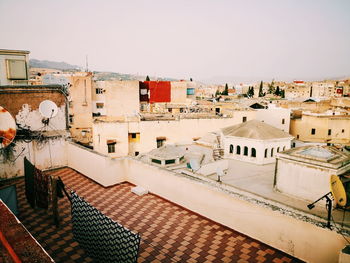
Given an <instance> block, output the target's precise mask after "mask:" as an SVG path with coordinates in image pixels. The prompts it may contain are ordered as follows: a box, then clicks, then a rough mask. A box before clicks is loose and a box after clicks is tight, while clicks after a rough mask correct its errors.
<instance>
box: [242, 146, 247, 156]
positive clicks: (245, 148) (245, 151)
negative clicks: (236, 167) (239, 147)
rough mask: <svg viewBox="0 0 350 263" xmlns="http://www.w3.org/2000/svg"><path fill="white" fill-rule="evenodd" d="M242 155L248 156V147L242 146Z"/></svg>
mask: <svg viewBox="0 0 350 263" xmlns="http://www.w3.org/2000/svg"><path fill="white" fill-rule="evenodd" d="M243 155H245V156H248V147H247V146H244V152H243Z"/></svg>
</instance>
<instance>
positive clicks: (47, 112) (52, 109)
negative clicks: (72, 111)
mask: <svg viewBox="0 0 350 263" xmlns="http://www.w3.org/2000/svg"><path fill="white" fill-rule="evenodd" d="M39 112H40V114H41V115H42V116H43V117H45V118H53V117H55V116H56V115H57V112H58V108H57V106H56V104H55V103H54V102H53V101H51V100H44V101H42V102H41V103H40V105H39Z"/></svg>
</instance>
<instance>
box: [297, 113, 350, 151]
mask: <svg viewBox="0 0 350 263" xmlns="http://www.w3.org/2000/svg"><path fill="white" fill-rule="evenodd" d="M349 127H350V115H348V112H344V111H343V112H339V111H331V110H330V111H327V112H324V113H315V112H306V111H304V112H301V113H300V114H298V115H294V117H293V118H292V119H291V123H290V134H291V135H293V136H294V137H295V138H296V139H297V140H300V141H302V142H312V143H327V144H340V145H350V128H349Z"/></svg>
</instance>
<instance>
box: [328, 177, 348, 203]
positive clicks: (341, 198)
mask: <svg viewBox="0 0 350 263" xmlns="http://www.w3.org/2000/svg"><path fill="white" fill-rule="evenodd" d="M330 184H331V192H332V195H333V197H334V201H335V203H336V204H338V205H339V206H346V202H347V198H346V192H345V188H344V185H343V183H342V182H341V181H340V179H339V177H338V176H337V175H335V174H332V175H331V179H330Z"/></svg>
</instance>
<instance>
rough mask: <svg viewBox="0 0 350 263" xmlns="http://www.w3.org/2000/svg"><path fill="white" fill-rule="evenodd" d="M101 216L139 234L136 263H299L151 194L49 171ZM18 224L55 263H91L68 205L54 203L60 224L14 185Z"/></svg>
mask: <svg viewBox="0 0 350 263" xmlns="http://www.w3.org/2000/svg"><path fill="white" fill-rule="evenodd" d="M49 173H50V174H52V175H58V176H61V178H62V180H63V181H64V183H65V184H66V185H67V186H68V187H70V188H72V189H74V190H75V191H76V192H77V193H78V194H79V195H80V196H82V197H84V198H85V200H87V201H88V202H90V203H91V204H92V205H93V206H95V207H96V208H98V209H99V210H100V211H102V212H103V213H105V214H106V215H108V216H109V217H111V218H112V219H113V220H115V221H117V222H119V223H121V224H122V225H124V226H125V227H127V228H129V229H130V230H132V231H134V232H139V233H140V234H141V239H142V241H141V247H140V252H139V259H138V262H193V263H194V262H241V263H243V262H274V263H280V262H301V261H299V260H297V259H295V258H293V257H291V256H288V255H287V254H285V253H283V252H281V251H279V250H276V249H274V248H271V247H269V246H267V245H265V244H263V243H261V242H258V241H256V240H254V239H252V238H250V237H247V236H245V235H243V234H240V233H238V232H236V231H234V230H232V229H229V228H226V227H224V226H221V225H219V224H217V223H215V222H213V221H210V220H208V219H206V218H204V217H202V216H200V215H197V214H195V213H193V212H191V211H188V210H186V209H184V208H181V207H179V206H177V205H174V204H173V203H171V202H168V201H166V200H163V199H162V198H159V197H157V196H155V195H152V194H148V195H144V196H141V197H140V196H137V195H135V194H133V193H131V191H130V189H131V187H132V185H131V184H128V183H124V184H119V185H116V186H113V187H109V188H104V187H102V186H100V185H98V184H96V183H94V182H93V181H91V180H89V179H87V178H86V177H84V176H82V175H81V174H79V173H78V172H76V171H74V170H72V169H69V168H63V169H59V170H56V171H51V172H49ZM17 191H18V193H19V206H20V212H21V215H20V217H19V219H20V220H21V221H22V222H23V224H24V225H25V226H26V227H27V229H28V230H29V231H30V232H31V233H32V235H33V236H34V237H35V238H36V239H37V240H38V242H39V243H40V244H41V245H42V246H43V247H44V248H45V250H46V251H47V252H48V253H49V254H50V255H51V256H52V258H53V259H54V260H55V261H56V262H92V259H91V258H89V257H88V256H87V255H86V253H85V252H84V250H83V249H81V248H80V247H79V244H78V243H77V242H76V241H74V238H73V234H72V225H71V222H70V220H71V217H70V203H69V201H68V200H67V199H66V198H63V199H60V200H59V213H60V216H61V224H60V227H59V228H56V226H54V224H53V221H52V218H51V215H50V213H48V212H46V211H43V210H40V209H36V210H33V209H32V208H30V207H29V205H28V203H27V201H26V199H25V196H24V180H20V182H19V183H18V189H17Z"/></svg>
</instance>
